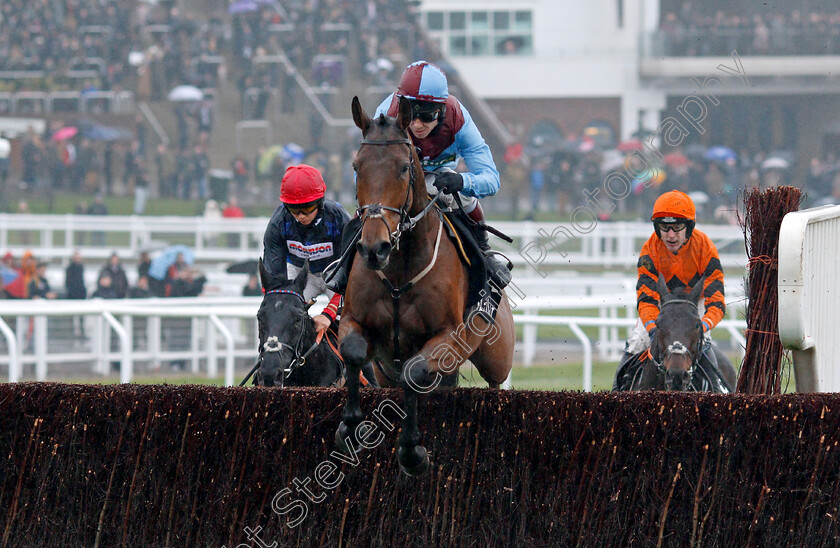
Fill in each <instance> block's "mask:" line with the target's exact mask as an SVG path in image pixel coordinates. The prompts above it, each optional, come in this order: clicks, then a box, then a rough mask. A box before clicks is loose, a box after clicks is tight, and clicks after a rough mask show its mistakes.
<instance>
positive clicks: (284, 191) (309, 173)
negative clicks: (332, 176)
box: [280, 164, 327, 205]
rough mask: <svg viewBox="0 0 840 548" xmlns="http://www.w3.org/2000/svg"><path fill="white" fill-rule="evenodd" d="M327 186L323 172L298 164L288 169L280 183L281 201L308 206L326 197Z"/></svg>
mask: <svg viewBox="0 0 840 548" xmlns="http://www.w3.org/2000/svg"><path fill="white" fill-rule="evenodd" d="M326 191H327V184H326V183H325V182H324V178H323V177H322V176H321V172H320V171H318V170H317V169H315V168H314V167H312V166H308V165H306V164H298V165H296V166H291V167H289V168H288V169H286V174H285V175H283V181H282V182H281V183H280V201H281V202H283V203H284V204H293V205H297V204H306V203H309V202H315V201H317V200H320V199H322V198H323V197H324V193H325V192H326Z"/></svg>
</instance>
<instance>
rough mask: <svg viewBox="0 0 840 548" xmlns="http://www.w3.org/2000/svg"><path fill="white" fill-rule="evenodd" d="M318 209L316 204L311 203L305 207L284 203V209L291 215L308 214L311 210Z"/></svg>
mask: <svg viewBox="0 0 840 548" xmlns="http://www.w3.org/2000/svg"><path fill="white" fill-rule="evenodd" d="M316 209H318V204H312V205H308V206H305V207H297V206H293V205H286V211H288V212H289V213H291V214H292V215H296V216H297V215H309V214H310V213H312V212H313V211H315V210H316Z"/></svg>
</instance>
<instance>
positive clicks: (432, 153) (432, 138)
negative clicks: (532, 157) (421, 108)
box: [374, 93, 499, 198]
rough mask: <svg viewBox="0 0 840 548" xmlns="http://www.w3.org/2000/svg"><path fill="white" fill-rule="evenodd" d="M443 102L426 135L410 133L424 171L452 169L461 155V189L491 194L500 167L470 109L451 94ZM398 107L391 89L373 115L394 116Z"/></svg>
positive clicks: (480, 195) (496, 187)
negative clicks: (442, 111)
mask: <svg viewBox="0 0 840 548" xmlns="http://www.w3.org/2000/svg"><path fill="white" fill-rule="evenodd" d="M445 105H446V114H445V115H444V117H443V120H442V121H441V122H439V123H438V125H437V126H436V127H435V128H434V129H433V130H432V132H431V133H430V134H429V136H428V137H426V138H425V139H418V138H416V137H414V135H412V136H411V137H412V141H413V142H414V146H416V147H417V148H418V149H419V151H420V160H421V161H422V163H423V171H426V172H435V171H436V170H438V169H440V168H442V167H448V168H450V169H453V170H454V169H455V166H456V165H457V164H458V160H459V159H460V158H463V160H464V163H465V164H466V166H467V172H466V173H461V175H462V177H463V179H464V188H463V190H461V193H462V194H465V195H467V196H474V197H476V198H483V197H485V196H493V195H494V194H496V192H498V191H499V171H498V170H497V169H496V164H495V162H494V161H493V155H492V154H491V153H490V147H489V146H487V143H486V142H485V141H484V137H482V136H481V133H480V132H479V131H478V127H476V125H475V122H473V119H472V116H470V113H469V112H468V111H467V109H466V108H465V107H464V106H463V105H462V104H461V103H460V101H458V99H457V98H456V97H455V96H454V95H450V96H449V97H447V99H446V103H445ZM398 107H399V97H397V96H396V95H395V94H393V93H392V94H391V95H389V96H388V98H387V99H385V101H383V102H382V104H381V105H379V107H378V108H377V109H376V113H375V115H374V117H376V116H379V115H380V114H383V113H384V114H386V115H388V116H391V117H396V116H397V109H398ZM409 131H410V130H409Z"/></svg>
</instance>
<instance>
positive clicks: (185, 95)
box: [167, 85, 204, 103]
mask: <svg viewBox="0 0 840 548" xmlns="http://www.w3.org/2000/svg"><path fill="white" fill-rule="evenodd" d="M167 99H169V100H170V101H172V102H176V103H177V102H182V101H201V100H202V99H204V92H203V91H201V90H200V89H198V88H197V87H195V86H189V85H183V86H176V87H174V88H172V91H170V92H169V95H167Z"/></svg>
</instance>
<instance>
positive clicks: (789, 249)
mask: <svg viewBox="0 0 840 548" xmlns="http://www.w3.org/2000/svg"><path fill="white" fill-rule="evenodd" d="M839 248H840V206H834V205H831V206H823V207H817V208H813V209H806V210H804V211H797V212H794V213H788V214H787V215H785V218H784V219H783V220H782V227H781V232H780V234H779V336H780V338H781V340H782V344H783V345H784V347H785V348H788V349H791V350H792V351H793V367H794V377H795V379H796V390H797V391H798V392H840V337H838V336H837V326H838V325H840V299H839V298H838V293H840V289H839V288H838V285H837V278H838V274H840V249H839Z"/></svg>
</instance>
